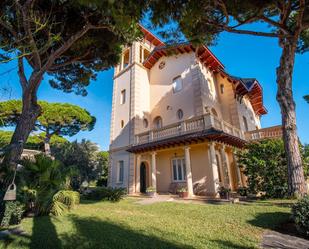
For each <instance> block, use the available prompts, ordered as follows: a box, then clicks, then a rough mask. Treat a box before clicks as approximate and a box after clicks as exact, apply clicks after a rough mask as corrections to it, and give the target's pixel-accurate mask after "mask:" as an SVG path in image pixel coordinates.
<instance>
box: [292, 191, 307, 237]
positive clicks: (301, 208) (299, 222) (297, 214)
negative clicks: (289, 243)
mask: <svg viewBox="0 0 309 249" xmlns="http://www.w3.org/2000/svg"><path fill="white" fill-rule="evenodd" d="M292 217H293V220H294V222H295V224H296V228H297V230H298V231H299V232H300V233H302V234H304V235H306V236H309V196H308V195H307V196H305V197H304V198H302V199H300V200H299V201H298V202H297V203H295V204H294V205H293V207H292Z"/></svg>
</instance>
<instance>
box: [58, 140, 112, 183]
mask: <svg viewBox="0 0 309 249" xmlns="http://www.w3.org/2000/svg"><path fill="white" fill-rule="evenodd" d="M52 154H53V155H54V156H55V158H56V159H58V160H59V161H61V162H62V163H63V164H64V165H67V166H71V165H74V166H75V167H76V168H77V169H78V171H79V174H78V176H77V177H75V179H74V181H73V185H74V189H79V187H80V185H81V183H82V182H83V181H88V182H90V181H94V180H98V179H101V178H102V179H104V180H107V174H108V152H99V148H98V146H97V145H96V144H95V143H92V142H90V141H89V140H82V141H81V142H80V143H79V142H77V141H74V142H72V143H69V144H63V145H58V146H55V147H53V148H52Z"/></svg>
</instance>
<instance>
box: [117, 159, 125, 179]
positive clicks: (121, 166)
mask: <svg viewBox="0 0 309 249" xmlns="http://www.w3.org/2000/svg"><path fill="white" fill-rule="evenodd" d="M123 176H124V162H123V161H119V162H118V172H117V182H119V183H122V182H123Z"/></svg>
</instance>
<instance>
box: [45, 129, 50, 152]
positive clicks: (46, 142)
mask: <svg viewBox="0 0 309 249" xmlns="http://www.w3.org/2000/svg"><path fill="white" fill-rule="evenodd" d="M50 137H51V136H50V134H49V133H48V129H47V130H46V135H45V138H44V151H45V154H46V155H47V156H50V154H51V153H50Z"/></svg>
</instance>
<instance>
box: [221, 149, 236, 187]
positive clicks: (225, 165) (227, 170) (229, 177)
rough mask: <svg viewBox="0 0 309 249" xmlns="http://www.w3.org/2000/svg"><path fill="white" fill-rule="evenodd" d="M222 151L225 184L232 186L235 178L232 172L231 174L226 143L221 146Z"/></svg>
mask: <svg viewBox="0 0 309 249" xmlns="http://www.w3.org/2000/svg"><path fill="white" fill-rule="evenodd" d="M220 153H221V158H222V165H223V169H224V184H226V185H227V187H229V188H231V187H232V182H233V180H232V174H231V169H230V165H229V159H228V157H227V155H226V152H225V146H224V145H223V146H222V147H221V148H220Z"/></svg>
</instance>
